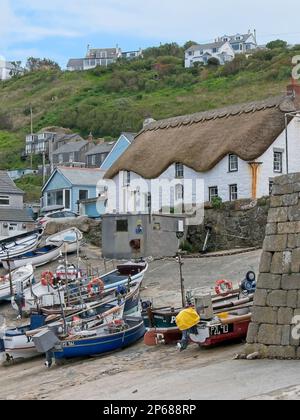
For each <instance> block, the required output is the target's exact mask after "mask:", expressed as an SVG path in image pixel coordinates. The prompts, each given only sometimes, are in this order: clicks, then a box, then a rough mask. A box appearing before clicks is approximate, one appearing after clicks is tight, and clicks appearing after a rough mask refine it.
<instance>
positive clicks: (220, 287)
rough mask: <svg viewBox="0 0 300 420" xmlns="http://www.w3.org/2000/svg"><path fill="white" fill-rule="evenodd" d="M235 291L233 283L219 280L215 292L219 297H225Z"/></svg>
mask: <svg viewBox="0 0 300 420" xmlns="http://www.w3.org/2000/svg"><path fill="white" fill-rule="evenodd" d="M232 290H233V283H232V281H229V280H218V281H217V282H216V287H215V291H216V294H217V295H225V294H227V293H230V292H231V291H232Z"/></svg>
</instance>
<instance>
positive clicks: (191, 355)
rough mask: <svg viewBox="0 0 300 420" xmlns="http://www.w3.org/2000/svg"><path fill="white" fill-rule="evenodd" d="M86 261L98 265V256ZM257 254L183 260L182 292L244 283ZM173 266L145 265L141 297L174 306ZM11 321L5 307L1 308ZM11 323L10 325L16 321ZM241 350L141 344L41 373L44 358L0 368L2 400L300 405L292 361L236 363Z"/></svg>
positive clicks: (255, 265) (254, 266)
mask: <svg viewBox="0 0 300 420" xmlns="http://www.w3.org/2000/svg"><path fill="white" fill-rule="evenodd" d="M87 254H88V256H89V258H90V259H91V261H92V263H93V265H100V259H99V258H100V257H99V255H98V251H97V250H96V249H93V248H91V249H88V250H87ZM259 258H260V251H254V252H251V253H247V254H244V255H236V256H230V257H218V258H207V259H195V260H194V259H192V260H185V265H184V277H185V286H186V288H187V289H188V288H196V287H205V288H210V287H211V286H213V285H214V283H215V281H216V280H218V279H220V278H227V279H230V280H233V281H234V282H235V283H237V282H238V281H240V280H241V279H243V276H244V274H245V273H246V271H248V270H254V271H256V272H257V270H258V264H259ZM179 288H180V287H179V274H178V264H177V263H176V262H175V261H172V260H165V261H155V262H153V263H151V265H150V268H149V271H148V273H147V275H146V278H145V282H144V290H143V292H142V293H143V297H145V298H152V299H153V300H154V303H155V304H156V305H164V304H168V305H170V304H172V305H174V306H176V305H179V304H180V293H179ZM0 313H1V314H5V315H6V316H7V318H8V319H9V320H10V321H9V322H13V321H14V318H15V314H14V313H13V312H12V311H11V310H10V308H9V306H8V305H5V306H1V307H0ZM14 322H15V321H14ZM242 346H243V345H242V344H231V345H227V346H222V347H220V348H215V349H210V350H203V349H199V348H198V347H197V346H194V345H192V346H190V347H189V348H188V349H187V351H185V352H182V353H180V352H178V350H177V348H176V347H175V346H169V347H166V346H161V347H155V348H150V347H146V346H145V345H144V344H143V342H142V341H141V342H139V343H137V344H136V345H134V346H133V347H130V348H128V349H126V350H123V351H120V352H117V353H114V354H111V355H106V356H102V357H98V358H89V359H85V360H76V361H70V362H68V363H67V364H66V365H64V366H62V367H56V366H55V367H53V368H52V369H50V370H47V369H46V368H45V367H44V365H43V358H37V359H34V360H32V361H28V362H26V363H22V364H15V365H12V366H9V367H3V366H1V367H0V399H9V400H14V399H33V400H35V399H71V400H72V399H99V400H101V399H108V400H118V399H125V400H138V399H158V400H162V399H172V400H174V399H175V400H176V399H216V398H217V399H224V400H226V399H292V398H300V379H299V374H298V369H297V368H298V363H299V362H296V361H289V362H283V361H282V362H281V361H278V362H275V361H263V360H262V361H251V362H250V361H236V360H233V356H234V355H235V354H236V353H239V352H240V351H241V350H242Z"/></svg>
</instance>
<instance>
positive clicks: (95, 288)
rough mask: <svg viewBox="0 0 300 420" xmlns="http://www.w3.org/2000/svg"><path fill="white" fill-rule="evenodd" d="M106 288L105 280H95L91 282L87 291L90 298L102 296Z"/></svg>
mask: <svg viewBox="0 0 300 420" xmlns="http://www.w3.org/2000/svg"><path fill="white" fill-rule="evenodd" d="M104 287H105V285H104V282H103V280H101V279H99V278H95V279H93V280H91V281H90V282H89V284H88V287H87V289H88V293H89V295H90V296H94V295H96V294H99V295H100V296H101V295H102V294H103V292H104Z"/></svg>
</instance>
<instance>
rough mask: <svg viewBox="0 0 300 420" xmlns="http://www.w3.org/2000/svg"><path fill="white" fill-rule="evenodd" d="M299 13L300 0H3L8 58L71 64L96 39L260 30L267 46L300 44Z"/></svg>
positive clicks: (2, 42) (128, 44) (199, 37)
mask: <svg viewBox="0 0 300 420" xmlns="http://www.w3.org/2000/svg"><path fill="white" fill-rule="evenodd" d="M299 14H300V2H299V0H285V1H284V2H278V1H275V0H252V1H249V2H242V1H240V0H227V1H223V0H219V1H216V0H215V1H208V0H148V1H144V0H0V55H3V56H4V57H5V58H6V59H8V60H16V59H21V60H24V59H26V57H28V56H31V55H34V56H38V57H49V58H52V59H54V60H56V61H58V62H59V63H60V64H61V65H63V66H65V64H66V62H67V60H68V58H71V57H72V58H76V57H78V58H79V57H82V56H84V55H85V52H86V48H87V45H88V44H90V45H91V46H93V47H99V48H101V47H111V46H115V45H116V44H118V45H119V46H120V47H121V48H122V49H123V50H131V49H138V48H139V47H142V48H146V47H148V46H152V45H159V43H160V42H162V43H165V42H171V41H176V42H178V43H181V44H183V43H184V42H185V41H188V40H191V39H192V40H194V41H197V42H200V43H201V42H208V41H211V40H213V39H214V38H216V37H217V36H221V35H224V34H233V33H246V32H247V31H248V29H254V28H255V29H256V30H257V36H258V42H259V43H260V44H265V43H266V42H267V41H269V40H272V39H276V38H282V39H285V40H287V41H288V42H290V43H300V27H299V23H298V21H299Z"/></svg>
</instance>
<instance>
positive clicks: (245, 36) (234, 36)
mask: <svg viewBox="0 0 300 420" xmlns="http://www.w3.org/2000/svg"><path fill="white" fill-rule="evenodd" d="M251 35H252V36H253V34H235V35H224V37H227V38H229V42H230V43H232V42H240V41H243V42H245V41H247V39H248V38H250V36H251ZM237 36H240V37H241V38H242V39H235V38H236V37H237ZM224 37H223V38H224Z"/></svg>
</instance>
